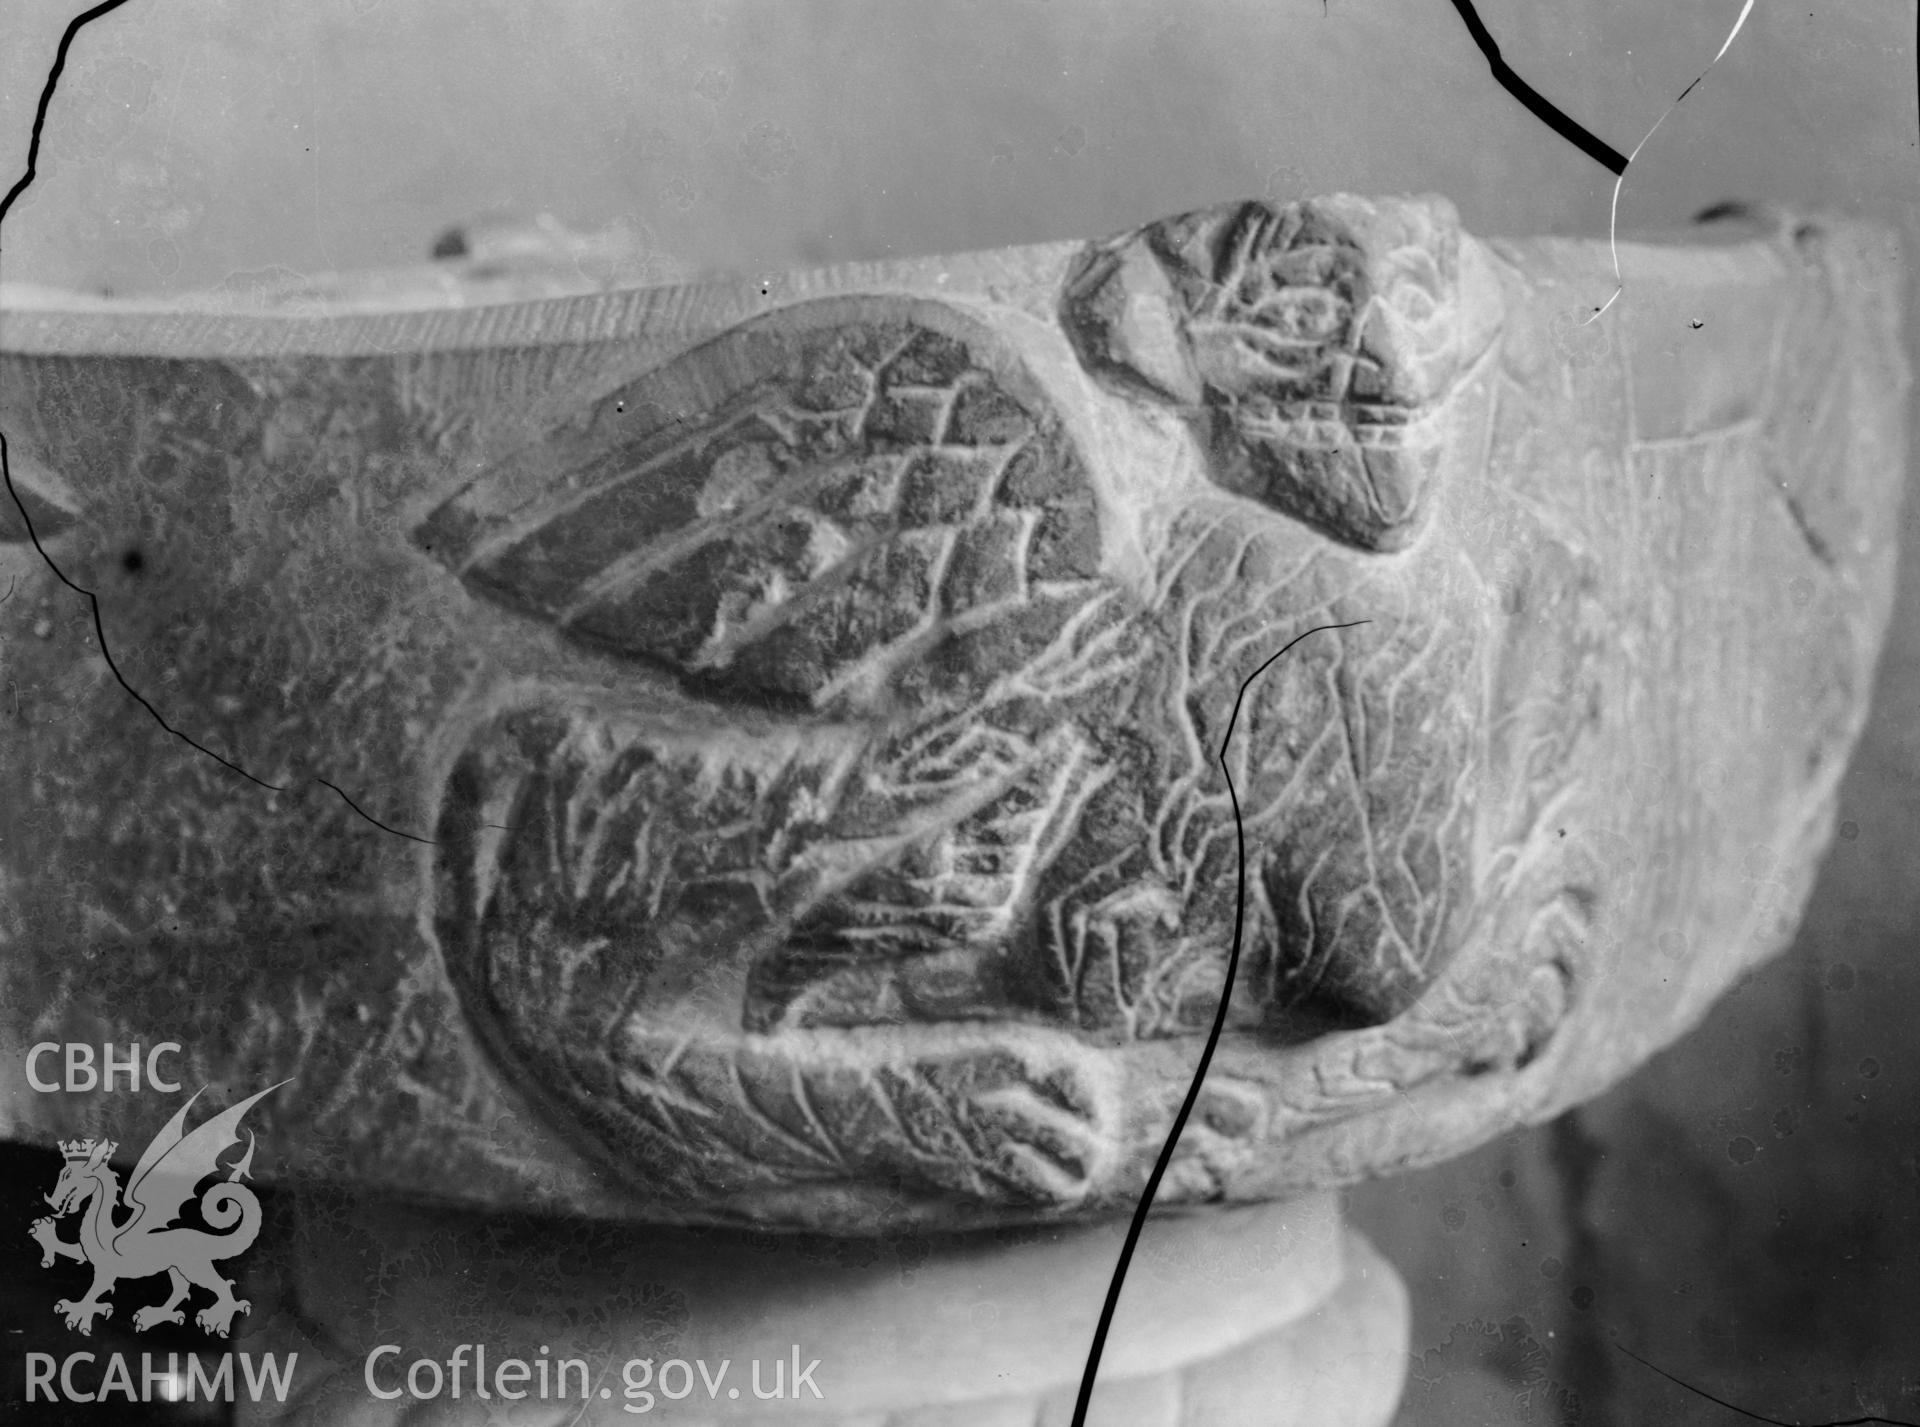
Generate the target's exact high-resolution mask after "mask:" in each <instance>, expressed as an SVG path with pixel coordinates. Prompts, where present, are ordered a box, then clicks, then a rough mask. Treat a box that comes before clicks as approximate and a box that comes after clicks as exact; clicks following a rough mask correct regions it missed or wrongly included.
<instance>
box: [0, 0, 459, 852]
mask: <svg viewBox="0 0 1920 1427" xmlns="http://www.w3.org/2000/svg"><path fill="white" fill-rule="evenodd" d="M126 3H127V0H102V3H100V4H98V5H95V6H94V7H93V8H92V9H91V10H85V11H82V12H81V13H80V14H78V15H76V16H74V17H73V19H72V20H70V21H68V22H67V28H66V29H65V31H63V32H62V33H61V36H60V44H59V46H58V47H57V48H56V49H55V50H54V52H53V64H52V66H51V67H49V68H48V70H47V82H46V84H45V85H44V86H43V87H42V88H41V90H40V102H39V104H38V105H37V106H36V107H35V109H34V112H33V131H32V134H31V135H30V136H29V138H28V140H27V170H26V172H25V173H23V174H21V175H20V177H19V178H18V179H16V180H15V181H14V184H13V186H12V187H11V188H9V189H8V190H7V193H6V196H5V197H4V198H0V227H4V225H5V223H6V219H7V215H8V214H9V213H11V212H12V211H13V205H14V202H15V200H17V199H18V198H19V197H20V195H21V194H23V193H25V192H26V191H27V188H28V186H29V185H30V184H32V182H33V181H34V179H35V178H36V177H38V176H39V162H40V137H41V134H42V133H43V131H44V130H45V129H46V125H47V110H48V109H49V108H50V107H51V106H52V104H53V96H54V92H55V91H56V90H57V89H58V88H59V85H60V75H61V73H62V71H64V70H65V69H66V67H67V52H68V51H69V50H70V49H72V47H73V41H74V39H75V37H76V36H78V35H79V33H80V31H81V30H82V29H84V28H85V27H86V26H87V25H89V24H91V23H92V22H93V21H95V20H97V19H99V18H100V17H101V16H103V15H108V14H111V13H112V12H113V11H115V10H118V9H119V8H120V7H121V6H122V5H124V4H126ZM0 477H4V479H5V481H6V487H7V495H8V496H9V497H10V498H11V499H12V501H13V504H14V507H15V508H16V509H17V510H18V511H19V512H20V519H21V521H22V523H23V524H24V525H25V527H26V532H27V538H28V540H30V541H31V542H32V543H33V548H34V550H35V551H36V552H37V553H38V554H39V556H40V558H41V560H43V561H44V562H45V563H46V566H47V568H48V569H49V570H51V571H53V574H54V578H55V579H57V580H59V581H60V583H61V584H63V585H65V586H66V587H67V588H68V589H70V590H73V591H74V592H75V593H77V594H82V595H85V596H86V598H87V603H88V605H89V606H90V607H91V609H92V611H93V633H94V638H95V639H97V640H98V641H99V643H100V657H101V658H102V659H104V660H105V661H106V665H107V668H108V670H109V671H111V672H112V674H113V677H114V679H115V680H116V681H117V682H118V683H119V685H120V687H121V688H122V689H125V690H126V692H127V695H128V697H129V698H131V699H132V700H133V701H134V702H135V703H137V704H139V705H140V707H141V708H143V709H145V710H146V711H147V712H148V713H149V714H151V715H152V716H153V721H154V722H155V723H157V724H159V725H160V727H161V728H163V729H165V730H166V731H167V732H168V733H170V734H172V735H173V736H174V737H175V738H177V739H179V740H180V741H181V742H182V743H184V744H186V745H187V746H188V747H190V748H193V749H195V750H197V751H198V752H200V753H204V754H205V755H206V756H207V757H209V758H211V759H212V760H213V761H214V762H216V763H218V764H219V765H220V766H221V767H222V768H226V769H228V770H229V771H231V772H234V773H238V774H239V775H240V776H241V777H242V778H245V779H246V780H247V781H248V782H249V783H253V784H255V785H257V786H259V787H261V788H265V789H266V790H267V791H269V792H273V793H284V792H286V791H287V786H286V785H284V784H279V783H269V782H267V781H266V780H265V779H263V778H256V777H255V776H254V775H253V774H251V773H249V772H248V771H247V770H246V769H245V768H242V767H241V766H240V765H239V764H238V763H235V762H233V761H231V760H230V759H226V758H222V757H221V756H220V755H219V754H218V753H215V752H214V751H213V750H212V749H211V748H208V747H207V746H206V745H205V744H203V743H200V742H197V741H196V740H195V739H194V738H192V737H191V736H190V735H188V734H187V733H185V732H183V731H181V730H180V729H177V728H175V727H174V726H173V725H172V724H170V723H168V722H167V720H166V719H165V718H164V717H163V716H162V715H161V713H160V710H158V709H156V708H155V707H154V706H153V705H152V704H150V703H148V702H147V700H146V699H145V698H144V697H142V696H141V693H140V691H139V690H138V689H136V688H134V687H133V685H132V684H130V683H128V682H127V676H126V675H125V674H122V673H121V672H120V666H119V664H117V663H116V662H114V658H113V651H112V650H111V649H109V648H108V647H107V630H106V625H105V623H104V622H103V621H102V619H101V617H100V599H99V597H98V596H97V595H95V594H94V592H93V591H92V590H89V589H86V588H85V587H83V586H81V585H78V584H75V583H74V582H73V581H72V580H70V579H68V578H67V574H66V571H64V570H62V569H61V568H60V567H59V565H57V564H56V563H55V562H54V559H53V557H52V556H51V555H49V554H48V553H47V550H46V547H45V546H44V545H42V544H41V543H40V534H39V532H38V531H37V530H35V529H34V528H33V516H32V515H31V514H30V513H29V512H28V510H27V505H26V502H25V501H24V500H22V499H21V498H20V492H19V491H18V490H17V489H16V488H15V486H14V484H13V466H12V463H11V462H10V460H9V459H8V449H7V437H6V433H5V432H4V431H0ZM7 593H8V596H9V598H11V596H12V593H13V589H12V586H11V585H9V586H8V590H7ZM0 603H4V601H0ZM18 697H19V695H18V692H17V691H16V693H15V698H16V700H17V699H18ZM314 781H315V782H317V783H319V784H321V785H322V786H324V787H327V788H330V789H332V790H333V792H334V793H335V794H337V795H338V796H339V798H340V801H341V802H343V803H345V804H346V805H347V806H348V807H349V808H351V809H352V810H353V811H354V813H356V814H357V815H358V816H359V817H360V818H361V819H363V820H364V821H366V822H368V823H371V824H372V825H373V826H374V827H377V828H379V829H380V830H381V831H382V832H387V833H391V834H393V835H394V836H395V837H400V838H405V839H406V840H407V841H408V842H419V843H425V844H427V845H428V846H435V845H437V844H435V842H434V840H433V839H432V838H430V837H419V836H416V835H415V834H413V833H410V832H403V831H401V830H400V829H399V828H396V827H390V826H388V825H387V824H386V823H383V822H381V821H380V820H379V819H378V818H376V817H374V816H373V815H372V814H371V813H369V812H367V811H366V810H365V809H364V808H362V807H361V806H360V805H359V804H358V803H356V802H354V800H353V799H352V798H350V797H348V796H347V794H346V791H345V790H344V789H342V788H341V787H340V786H339V785H338V784H336V783H330V782H328V781H327V780H326V779H325V778H321V777H318V776H317V775H316V777H315V779H314Z"/></svg>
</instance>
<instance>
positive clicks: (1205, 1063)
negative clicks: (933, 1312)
mask: <svg viewBox="0 0 1920 1427" xmlns="http://www.w3.org/2000/svg"><path fill="white" fill-rule="evenodd" d="M1372 623H1373V621H1372V620H1370V619H1355V620H1349V621H1348V622H1347V623H1345V624H1319V625H1315V626H1314V627H1313V628H1312V629H1309V630H1307V631H1305V632H1304V633H1301V634H1297V635H1295V636H1294V637H1293V638H1292V639H1290V640H1288V641H1287V642H1286V643H1285V644H1284V645H1282V646H1281V648H1280V649H1279V651H1278V652H1276V653H1274V654H1270V655H1268V656H1267V659H1266V661H1265V662H1264V663H1262V664H1261V665H1260V667H1259V668H1257V669H1255V670H1254V671H1253V672H1252V673H1251V674H1249V675H1247V677H1246V679H1245V680H1244V681H1243V682H1242V683H1241V685H1240V692H1239V693H1238V694H1236V695H1235V696H1234V700H1233V712H1232V713H1231V714H1229V715H1228V716H1227V731H1226V734H1225V736H1224V737H1222V738H1221V740H1220V772H1221V774H1222V775H1223V776H1224V777H1225V778H1226V780H1227V797H1228V799H1229V800H1230V801H1231V802H1232V804H1233V830H1234V836H1235V838H1236V840H1237V842H1238V844H1239V857H1240V861H1239V874H1238V879H1237V882H1236V885H1235V891H1234V904H1233V945H1232V946H1231V947H1230V948H1229V950H1228V952H1227V971H1226V980H1225V984H1224V985H1222V986H1221V988H1220V1002H1219V1004H1218V1005H1217V1006H1216V1007H1215V1008H1214V1013H1213V1028H1212V1029H1211V1030H1210V1031H1208V1033H1207V1043H1206V1045H1205V1046H1204V1047H1203V1048H1202V1049H1201V1051H1200V1061H1199V1064H1197V1065H1196V1066H1195V1067H1194V1071H1193V1079H1192V1080H1191V1081H1189V1082H1188V1084H1187V1096H1186V1099H1185V1100H1183V1101H1181V1103H1180V1113H1179V1114H1177V1115H1175V1116H1174V1117H1173V1128H1172V1129H1170V1130H1169V1131H1168V1132H1167V1138H1166V1142H1165V1143H1164V1144H1162V1145H1161V1146H1160V1154H1159V1157H1158V1158H1156V1159H1155V1160H1154V1162H1153V1172H1152V1173H1151V1174H1149V1175H1148V1176H1147V1187H1146V1188H1145V1189H1143V1190H1142V1191H1141V1193H1140V1201H1139V1203H1137V1204H1136V1205H1135V1206H1134V1210H1133V1220H1132V1222H1131V1223H1129V1224H1128V1225H1127V1237H1126V1241H1125V1242H1124V1243H1122V1244H1121V1246H1120V1259H1119V1262H1117V1263H1116V1264H1115V1265H1114V1269H1113V1279H1112V1281H1111V1282H1110V1283H1108V1285H1107V1298H1106V1302H1105V1303H1103V1304H1102V1305H1101V1307H1100V1321H1099V1322H1098V1323H1097V1324H1095V1325H1094V1329H1093V1343H1092V1345H1091V1346H1090V1347H1089V1348H1088V1350H1087V1365H1086V1368H1085V1370H1084V1371H1083V1372H1082V1373H1081V1375H1080V1394H1079V1396H1078V1397H1077V1398H1076V1399H1075V1401H1074V1406H1073V1421H1072V1427H1086V1422H1087V1410H1088V1408H1089V1407H1091V1406H1092V1405H1093V1384H1094V1381H1095V1379H1096V1378H1098V1377H1099V1375H1100V1355H1101V1353H1102V1352H1103V1351H1105V1349H1106V1346H1107V1332H1108V1330H1109V1329H1111V1328H1112V1327H1113V1313H1114V1310H1115V1309H1116V1308H1118V1307H1119V1305H1120V1291H1121V1289H1122V1288H1124V1287H1125V1286H1126V1282H1127V1268H1128V1266H1129V1265H1131V1264H1132V1262H1133V1251H1134V1248H1135V1246H1136V1245H1137V1244H1138V1243H1139V1242H1140V1231H1141V1230H1142V1229H1143V1228H1145V1227H1146V1223H1147V1215H1148V1214H1150V1213H1152V1212H1153V1197H1154V1195H1155V1194H1156V1193H1158V1192H1159V1189H1160V1181H1161V1180H1162V1179H1163V1178H1164V1177H1165V1176H1166V1172H1167V1166H1168V1165H1170V1164H1171V1163H1172V1162H1173V1152H1174V1149H1175V1147H1176V1146H1177V1145H1178V1144H1179V1143H1180V1134H1181V1132H1182V1131H1183V1130H1185V1129H1186V1127H1187V1118H1188V1116H1190V1115H1191V1114H1192V1113H1193V1107H1194V1105H1195V1104H1196V1103H1197V1102H1198V1101H1199V1099H1200V1086H1201V1083H1202V1082H1203V1081H1205V1080H1206V1078H1207V1068H1208V1067H1209V1066H1210V1065H1212V1064H1213V1052H1214V1050H1215V1048H1216V1047H1217V1046H1218V1045H1219V1044H1220V1032H1221V1031H1222V1030H1224V1029H1225V1028H1226V1024H1227V1004H1228V1003H1229V1002H1230V1001H1231V1000H1232V999H1233V983H1234V980H1235V978H1236V976H1237V974H1238V972H1239V970H1240V942H1241V938H1242V935H1243V932H1244V925H1243V924H1244V922H1245V920H1246V914H1247V833H1246V824H1245V823H1244V822H1243V821H1242V820H1241V817H1240V794H1239V792H1238V791H1237V790H1236V789H1235V788H1234V786H1233V770H1232V769H1231V768H1230V767H1228V765H1227V750H1228V749H1229V748H1230V747H1231V746H1232V743H1233V728H1234V724H1235V723H1237V722H1238V721H1239V718H1240V705H1241V704H1242V703H1243V702H1245V700H1246V697H1247V690H1248V689H1250V688H1252V687H1253V681H1254V680H1255V679H1257V678H1259V677H1260V676H1261V675H1262V674H1264V673H1266V672H1267V670H1268V669H1270V668H1271V667H1272V666H1273V665H1274V664H1276V663H1278V662H1279V661H1280V659H1281V657H1282V656H1284V655H1285V654H1286V653H1287V651H1288V650H1290V649H1292V648H1293V646H1294V645H1296V644H1298V643H1299V642H1300V641H1301V640H1303V639H1305V638H1306V637H1307V636H1308V635H1310V634H1322V633H1325V632H1326V631H1327V630H1331V629H1355V628H1358V627H1359V626H1360V625H1363V624H1372Z"/></svg>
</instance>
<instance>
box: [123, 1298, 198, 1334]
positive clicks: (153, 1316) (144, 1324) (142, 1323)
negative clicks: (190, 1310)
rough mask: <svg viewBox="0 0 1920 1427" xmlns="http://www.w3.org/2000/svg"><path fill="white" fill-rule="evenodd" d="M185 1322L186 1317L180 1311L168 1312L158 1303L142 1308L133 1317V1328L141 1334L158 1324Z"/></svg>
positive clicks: (176, 1309)
mask: <svg viewBox="0 0 1920 1427" xmlns="http://www.w3.org/2000/svg"><path fill="white" fill-rule="evenodd" d="M186 1321H187V1315H186V1314H185V1313H183V1312H182V1311H181V1310H180V1309H178V1308H175V1309H172V1310H169V1309H168V1308H167V1307H166V1306H165V1305H164V1304H159V1303H155V1304H152V1305H150V1306H149V1307H146V1308H142V1309H140V1310H139V1311H138V1312H137V1313H135V1314H134V1315H133V1326H134V1328H135V1329H136V1330H138V1331H140V1332H143V1333H144V1332H145V1331H146V1330H147V1329H149V1328H151V1327H153V1326H154V1325H155V1324H158V1323H185V1322H186Z"/></svg>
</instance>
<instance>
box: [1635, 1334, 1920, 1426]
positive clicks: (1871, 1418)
mask: <svg viewBox="0 0 1920 1427" xmlns="http://www.w3.org/2000/svg"><path fill="white" fill-rule="evenodd" d="M1613 1346H1614V1347H1616V1348H1619V1349H1620V1351H1621V1352H1623V1353H1625V1354H1626V1355H1627V1356H1628V1357H1630V1358H1632V1359H1633V1360H1634V1361H1635V1362H1636V1363H1638V1364H1640V1366H1641V1367H1643V1368H1646V1369H1648V1370H1649V1371H1651V1372H1657V1373H1659V1374H1660V1376H1661V1377H1663V1378H1665V1379H1666V1380H1667V1381H1668V1382H1671V1383H1674V1384H1676V1385H1678V1386H1680V1387H1684V1388H1685V1389H1686V1390H1687V1391H1688V1392H1691V1393H1695V1394H1697V1395H1698V1396H1700V1397H1704V1398H1706V1400H1707V1401H1708V1402H1711V1403H1715V1404H1717V1405H1718V1406H1721V1407H1724V1408H1726V1409H1727V1411H1729V1412H1738V1413H1739V1414H1740V1415H1741V1416H1742V1417H1745V1418H1748V1419H1749V1420H1751V1421H1754V1422H1770V1423H1772V1424H1773V1427H1920V1423H1916V1422H1910V1421H1907V1420H1906V1419H1904V1418H1899V1417H1882V1416H1880V1415H1879V1414H1878V1413H1873V1412H1869V1413H1868V1414H1867V1415H1866V1416H1864V1417H1844V1418H1834V1419H1832V1420H1831V1421H1826V1422H1789V1421H1787V1420H1786V1419H1785V1418H1784V1417H1769V1416H1767V1415H1766V1414H1765V1413H1763V1412H1754V1411H1751V1410H1750V1409H1748V1408H1745V1407H1742V1406H1740V1404H1739V1403H1737V1402H1729V1401H1727V1400H1726V1398H1724V1397H1715V1396H1714V1395H1713V1394H1712V1393H1710V1392H1708V1391H1707V1390H1706V1389H1705V1388H1704V1387H1695V1386H1694V1385H1693V1384H1692V1383H1690V1382H1688V1381H1687V1380H1686V1379H1685V1378H1683V1377H1675V1376H1674V1375H1673V1374H1672V1373H1670V1372H1668V1371H1667V1370H1666V1369H1665V1368H1663V1367H1658V1366H1656V1365H1654V1364H1653V1363H1650V1362H1648V1361H1647V1360H1646V1359H1645V1358H1643V1357H1641V1356H1640V1355H1639V1354H1638V1353H1636V1352H1634V1350H1633V1349H1632V1348H1628V1347H1623V1346H1622V1345H1621V1344H1619V1343H1615V1344H1614V1345H1613Z"/></svg>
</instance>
